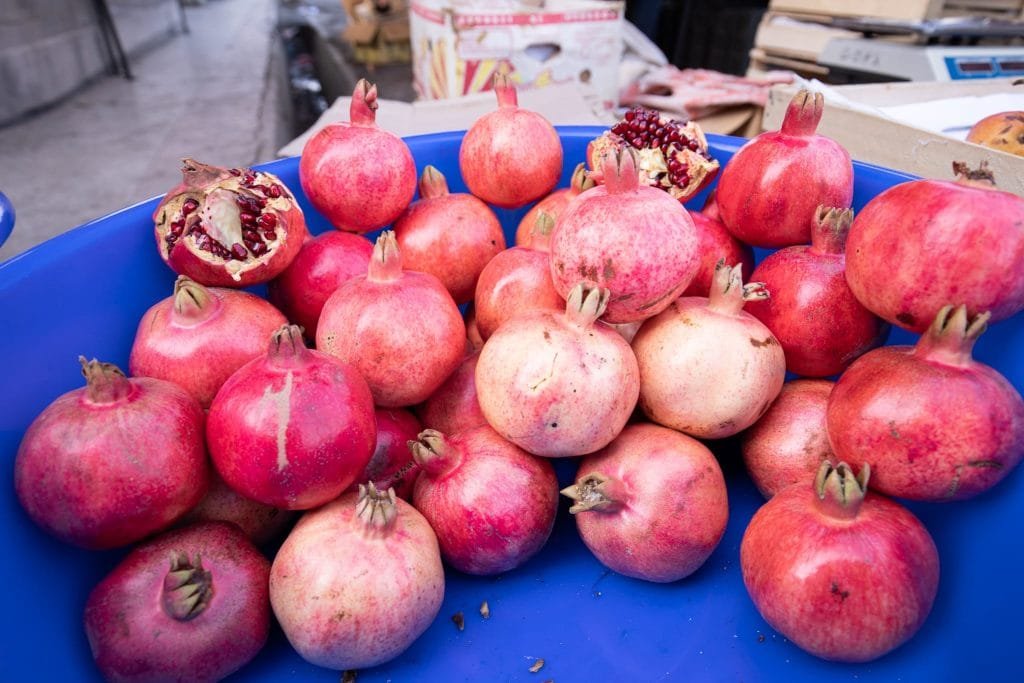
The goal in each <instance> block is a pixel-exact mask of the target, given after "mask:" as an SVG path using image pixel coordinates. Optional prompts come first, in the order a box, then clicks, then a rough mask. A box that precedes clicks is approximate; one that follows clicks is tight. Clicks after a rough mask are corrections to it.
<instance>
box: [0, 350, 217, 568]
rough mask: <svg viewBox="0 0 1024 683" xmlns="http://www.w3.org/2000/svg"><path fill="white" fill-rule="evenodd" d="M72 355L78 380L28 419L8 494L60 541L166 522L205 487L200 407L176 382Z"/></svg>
mask: <svg viewBox="0 0 1024 683" xmlns="http://www.w3.org/2000/svg"><path fill="white" fill-rule="evenodd" d="M78 360H79V362H80V363H81V364H82V375H84V376H85V381H86V386H85V387H84V388H82V389H75V390H73V391H69V392H67V393H66V394H64V395H62V396H60V397H58V398H57V399H56V400H55V401H54V402H53V403H51V404H50V405H48V406H47V407H46V408H45V409H43V412H41V413H40V414H39V415H38V416H37V417H36V418H35V420H33V421H32V424H30V425H29V427H28V429H27V430H26V431H25V436H24V437H23V438H22V440H21V446H20V447H19V448H18V454H17V456H15V460H14V491H15V493H16V494H17V496H18V500H19V501H20V502H21V505H22V507H24V508H25V511H26V512H27V513H28V515H29V517H31V518H32V521H34V522H35V523H36V524H38V525H39V526H40V527H42V528H43V529H44V530H45V531H47V532H49V533H50V534H53V535H54V536H56V537H57V538H59V539H60V540H62V541H64V542H65V543H72V544H74V545H77V546H81V547H83V548H90V549H96V550H102V549H107V548H116V547H118V546H123V545H127V544H129V543H134V542H135V541H138V540H141V539H143V538H145V537H146V536H149V535H150V534H152V533H154V532H156V531H159V530H161V529H164V528H166V527H168V526H170V525H171V524H172V523H173V522H174V521H175V520H176V519H178V518H179V517H181V516H182V515H184V514H185V513H186V512H188V510H189V509H190V508H192V507H193V506H194V505H195V504H196V503H198V502H199V499H200V498H202V497H203V495H204V494H205V493H206V487H207V486H208V484H209V477H210V473H209V467H208V466H207V461H206V452H205V450H204V448H203V409H202V408H201V407H200V406H199V404H198V403H197V402H196V400H195V399H194V398H192V397H191V396H189V395H188V393H186V392H185V390H184V389H182V388H180V387H178V386H177V385H176V384H172V383H170V382H166V381H164V380H161V379H152V378H149V377H133V378H131V379H129V378H127V377H125V376H124V373H123V372H121V371H120V370H119V369H118V368H117V367H116V366H114V365H113V364H111V363H100V362H99V361H97V360H95V359H93V360H91V361H86V360H85V358H84V357H81V356H80V357H79V359H78Z"/></svg>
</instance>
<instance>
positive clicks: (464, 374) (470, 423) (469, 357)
mask: <svg viewBox="0 0 1024 683" xmlns="http://www.w3.org/2000/svg"><path fill="white" fill-rule="evenodd" d="M479 359H480V351H479V350H477V351H472V352H470V353H468V354H466V357H465V358H464V359H463V360H462V363H461V364H460V365H459V367H458V368H456V369H455V372H453V373H452V374H451V375H450V376H449V377H448V379H446V380H445V381H444V384H442V385H441V386H440V387H438V389H437V391H435V392H434V393H432V394H431V395H430V397H429V398H428V399H427V400H426V401H424V402H423V404H422V405H421V406H420V407H419V411H418V412H419V416H420V419H421V420H423V425H424V426H425V427H428V428H429V429H434V430H437V431H439V432H443V433H445V434H456V433H459V432H464V431H466V430H467V429H472V428H473V427H479V426H481V425H485V424H487V418H485V417H484V414H483V411H482V410H480V401H478V400H477V397H476V363H477V361H478V360H479Z"/></svg>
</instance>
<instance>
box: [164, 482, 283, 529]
mask: <svg viewBox="0 0 1024 683" xmlns="http://www.w3.org/2000/svg"><path fill="white" fill-rule="evenodd" d="M295 516H296V513H294V512H290V511H288V510H281V509H280V508H276V507H274V506H273V505H265V504H263V503H259V502H257V501H255V500H252V499H250V498H246V497H245V496H243V495H242V494H240V493H238V492H237V491H235V490H234V489H233V488H231V487H230V486H228V484H227V482H226V481H224V479H222V478H221V477H220V475H218V474H217V471H216V470H214V471H213V472H212V473H211V476H210V488H209V489H208V490H207V492H206V495H205V496H204V497H203V499H202V500H201V501H199V504H198V505H196V506H195V507H194V508H192V509H191V510H189V512H188V514H186V515H185V516H184V517H182V518H181V519H180V520H178V523H177V524H176V525H175V526H179V527H183V526H190V525H192V524H196V523H197V522H229V523H231V524H234V525H235V526H237V527H238V528H239V529H241V530H242V532H243V533H244V534H245V535H246V536H247V537H248V538H249V540H250V541H252V542H253V543H255V544H256V545H258V546H263V545H266V544H268V543H271V542H272V541H275V540H277V539H278V537H279V536H282V535H283V532H284V530H285V529H287V528H288V526H289V525H290V524H291V523H292V522H294V521H295Z"/></svg>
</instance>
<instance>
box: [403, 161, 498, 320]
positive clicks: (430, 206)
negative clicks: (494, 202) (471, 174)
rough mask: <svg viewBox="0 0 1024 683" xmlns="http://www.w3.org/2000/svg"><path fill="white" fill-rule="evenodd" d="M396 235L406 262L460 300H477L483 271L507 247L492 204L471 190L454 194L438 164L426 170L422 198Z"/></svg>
mask: <svg viewBox="0 0 1024 683" xmlns="http://www.w3.org/2000/svg"><path fill="white" fill-rule="evenodd" d="M395 239H396V240H398V248H399V249H400V250H401V252H402V263H403V265H404V267H405V268H407V269H409V270H418V271H420V272H421V273H429V274H431V275H433V276H434V277H436V278H437V279H438V280H440V281H441V284H443V285H444V286H445V289H447V290H448V293H449V294H451V295H452V298H453V299H455V303H457V304H464V303H467V302H470V301H472V300H473V292H474V290H475V289H476V281H477V278H478V277H479V276H480V271H481V270H483V269H484V266H486V265H487V263H488V262H489V261H490V260H491V259H492V258H494V256H495V255H496V254H498V253H500V252H501V251H502V250H504V249H505V233H504V232H502V230H501V223H500V222H499V221H498V217H497V216H495V215H494V212H493V211H491V209H490V207H489V206H487V205H486V204H484V203H483V202H482V201H480V200H479V199H477V198H476V197H474V196H473V195H471V194H466V193H465V192H455V193H449V192H448V181H447V180H445V177H444V175H442V174H441V172H440V171H438V170H437V169H436V168H434V167H433V166H427V167H426V168H425V169H423V177H422V178H421V179H420V199H419V201H416V202H413V203H412V204H411V205H410V206H409V208H407V209H406V210H405V212H404V213H403V214H402V215H401V216H399V217H398V220H396V221H395Z"/></svg>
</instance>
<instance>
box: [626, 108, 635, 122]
mask: <svg viewBox="0 0 1024 683" xmlns="http://www.w3.org/2000/svg"><path fill="white" fill-rule="evenodd" d="M635 118H636V110H634V109H630V110H629V111H627V112H626V120H627V121H632V120H633V119H635Z"/></svg>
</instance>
